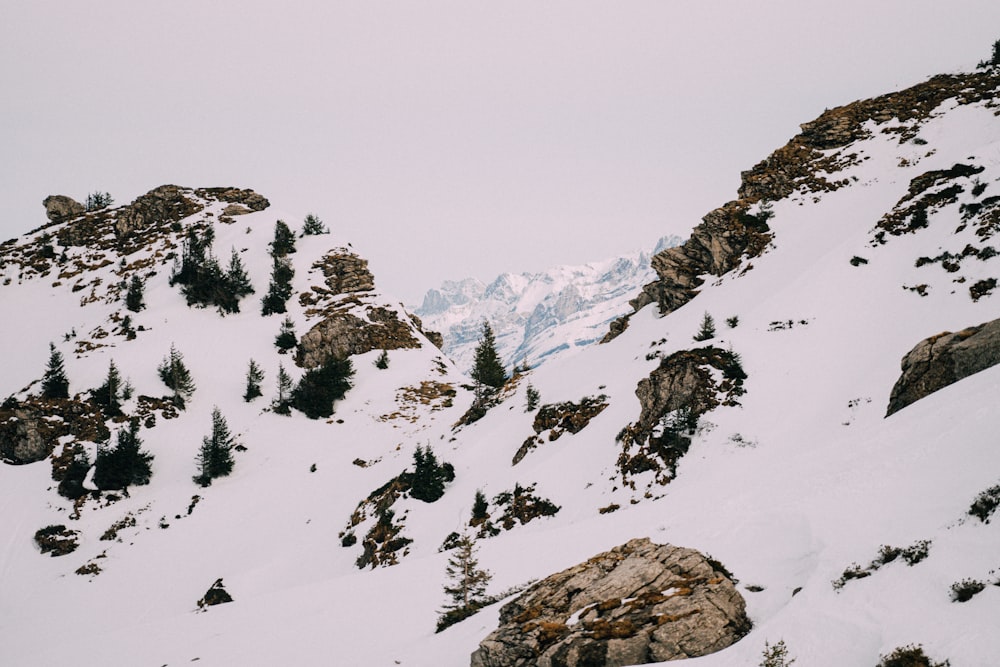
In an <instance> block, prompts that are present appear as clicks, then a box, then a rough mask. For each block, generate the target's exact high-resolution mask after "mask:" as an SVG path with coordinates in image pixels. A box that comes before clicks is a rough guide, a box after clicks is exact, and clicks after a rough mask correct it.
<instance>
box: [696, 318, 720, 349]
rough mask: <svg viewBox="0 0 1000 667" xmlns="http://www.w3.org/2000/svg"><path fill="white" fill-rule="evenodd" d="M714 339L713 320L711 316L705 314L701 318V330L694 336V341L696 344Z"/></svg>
mask: <svg viewBox="0 0 1000 667" xmlns="http://www.w3.org/2000/svg"><path fill="white" fill-rule="evenodd" d="M711 338H715V320H714V319H713V318H712V316H711V315H709V314H708V313H705V315H704V316H703V317H702V318H701V328H700V329H699V330H698V333H696V334H695V335H694V339H695V340H696V341H698V342H701V341H705V340H709V339H711Z"/></svg>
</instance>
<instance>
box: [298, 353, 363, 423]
mask: <svg viewBox="0 0 1000 667" xmlns="http://www.w3.org/2000/svg"><path fill="white" fill-rule="evenodd" d="M353 376H354V367H353V366H352V365H351V360H350V359H337V358H333V359H330V360H329V361H327V362H326V363H324V364H323V365H322V366H318V367H316V368H310V369H309V370H307V371H306V372H305V375H303V376H302V379H301V380H299V383H298V384H297V385H296V386H295V389H294V390H293V391H292V397H291V399H292V400H291V403H292V407H294V408H295V409H296V410H300V411H302V412H303V413H304V414H305V415H306V417H309V418H310V419H318V418H320V417H329V416H330V415H332V414H333V402H334V401H338V400H340V399H341V398H343V397H344V395H345V394H346V393H347V390H348V389H350V388H351V378H352V377H353Z"/></svg>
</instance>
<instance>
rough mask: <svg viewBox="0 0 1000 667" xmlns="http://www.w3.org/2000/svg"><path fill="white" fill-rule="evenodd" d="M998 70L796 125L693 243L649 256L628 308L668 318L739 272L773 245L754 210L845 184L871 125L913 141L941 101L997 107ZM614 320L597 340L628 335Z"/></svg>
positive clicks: (936, 80) (947, 78) (950, 78)
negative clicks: (647, 273)
mask: <svg viewBox="0 0 1000 667" xmlns="http://www.w3.org/2000/svg"><path fill="white" fill-rule="evenodd" d="M998 86H1000V70H997V69H996V68H992V69H989V70H986V71H979V72H975V73H970V74H957V75H940V76H936V77H933V78H931V79H929V80H928V81H925V82H923V83H921V84H918V85H916V86H913V87H912V88H908V89H906V90H903V91H900V92H896V93H891V94H889V95H883V96H881V97H876V98H873V99H869V100H861V101H857V102H853V103H851V104H848V105H846V106H842V107H837V108H835V109H831V110H829V111H826V112H824V113H823V114H822V115H821V116H820V117H819V118H817V119H816V120H814V121H812V122H810V123H805V124H803V125H802V126H801V130H802V131H801V132H800V133H799V134H798V135H796V136H795V137H793V138H792V139H791V140H790V141H789V142H788V143H787V144H786V145H785V146H782V147H781V148H779V149H778V150H776V151H774V152H773V153H772V154H771V155H769V156H768V157H767V158H766V159H764V160H762V161H761V162H759V163H758V164H756V165H754V167H753V168H752V169H749V170H748V171H745V172H743V173H742V174H741V185H740V188H739V190H738V193H737V195H738V199H737V200H735V201H731V202H729V203H727V204H726V205H724V206H722V207H721V208H718V209H716V210H714V211H712V212H711V213H709V214H708V215H706V216H705V217H704V218H703V219H702V222H701V224H699V225H698V226H697V227H695V228H694V231H693V232H692V235H691V238H690V239H688V241H687V242H685V243H684V244H683V245H681V246H679V247H677V248H671V249H668V250H665V251H663V252H660V253H658V254H656V255H654V257H653V260H652V266H653V269H654V270H655V271H656V273H657V276H658V278H657V280H656V281H654V282H652V283H649V284H648V285H646V286H645V287H643V290H642V292H641V293H640V294H639V295H638V296H637V297H636V298H635V299H633V300H632V301H631V302H630V304H631V306H632V308H633V311H638V310H639V309H641V308H643V307H645V306H646V305H648V304H650V303H654V302H655V303H657V304H658V305H659V309H660V313H661V314H663V315H665V314H667V313H669V312H672V311H674V310H676V309H677V308H679V307H680V306H682V305H684V304H685V303H687V302H688V301H690V300H691V299H692V298H694V296H695V295H696V294H697V293H698V288H699V287H700V285H701V284H702V283H703V282H704V281H703V279H702V278H701V277H700V276H703V275H706V274H707V275H714V276H719V275H722V274H724V273H726V272H728V271H731V270H732V269H734V268H736V267H738V266H739V265H740V264H741V262H742V260H743V258H745V257H747V258H753V257H756V256H758V255H760V254H761V253H762V252H763V251H764V250H765V249H766V247H767V246H768V244H769V243H770V241H771V234H770V232H769V230H768V227H767V224H766V219H765V220H761V219H760V216H759V215H754V214H753V210H754V206H755V205H756V204H759V203H761V202H771V201H777V200H779V199H783V198H785V197H788V196H789V195H791V194H793V193H795V192H799V193H802V194H813V195H815V194H818V193H823V192H830V191H832V190H836V189H838V188H840V187H843V186H845V185H847V184H848V181H847V180H846V179H836V174H837V173H838V172H840V171H842V170H843V169H844V168H845V167H847V166H850V165H853V164H857V161H858V159H859V158H858V156H857V155H856V154H855V153H853V152H851V151H850V145H851V144H852V143H853V142H855V141H857V140H859V139H865V138H867V137H870V136H871V134H872V131H873V126H874V127H879V126H880V127H881V132H883V133H885V134H892V135H898V136H899V141H900V142H904V141H908V140H910V139H912V138H914V137H915V136H916V135H917V133H918V132H919V130H920V127H921V125H922V123H923V122H924V121H925V120H926V119H928V118H929V117H930V113H931V112H932V111H933V110H934V109H935V108H937V107H938V106H939V105H940V104H941V103H942V102H944V101H945V100H948V99H955V101H956V102H957V103H958V104H972V103H975V102H981V101H983V100H986V101H987V105H988V106H992V107H996V106H1000V105H998V104H997V103H996V101H995V99H996V91H997V88H998ZM630 316H631V314H629V315H625V316H623V317H622V318H619V319H618V320H615V321H614V322H613V323H612V324H611V327H610V331H609V332H608V333H607V335H605V337H604V339H603V340H602V342H607V341H609V340H612V339H613V338H614V337H615V336H617V335H619V334H620V333H621V332H622V331H624V330H625V328H626V326H627V324H628V322H627V320H628V318H629V317H630Z"/></svg>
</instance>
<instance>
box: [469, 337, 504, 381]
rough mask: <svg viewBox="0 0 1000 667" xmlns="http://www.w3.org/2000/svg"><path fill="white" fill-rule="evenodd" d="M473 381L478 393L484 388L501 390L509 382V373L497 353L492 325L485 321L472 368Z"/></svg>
mask: <svg viewBox="0 0 1000 667" xmlns="http://www.w3.org/2000/svg"><path fill="white" fill-rule="evenodd" d="M472 379H473V380H475V381H476V388H477V391H479V390H481V389H482V388H484V387H491V388H500V387H502V386H503V383H504V382H506V381H507V372H506V371H505V370H504V368H503V364H502V363H501V362H500V355H499V353H497V345H496V338H495V337H494V336H493V328H492V327H491V326H490V323H489V322H487V321H486V320H483V333H482V337H481V338H480V339H479V345H478V346H477V347H476V358H475V362H474V364H473V366H472Z"/></svg>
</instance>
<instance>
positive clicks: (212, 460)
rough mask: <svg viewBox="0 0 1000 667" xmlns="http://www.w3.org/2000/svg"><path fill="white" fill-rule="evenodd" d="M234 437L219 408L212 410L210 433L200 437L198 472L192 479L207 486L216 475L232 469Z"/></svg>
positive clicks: (223, 474)
mask: <svg viewBox="0 0 1000 667" xmlns="http://www.w3.org/2000/svg"><path fill="white" fill-rule="evenodd" d="M235 444H236V439H235V438H234V437H233V434H232V433H231V432H230V430H229V425H228V424H226V418H225V417H223V416H222V413H221V412H220V411H219V408H215V409H213V410H212V434H211V435H209V436H206V437H205V438H203V439H202V444H201V449H200V450H199V451H198V459H197V463H198V474H197V475H196V476H195V477H194V481H195V482H197V483H198V484H200V485H202V486H208V485H210V484H211V483H212V480H213V479H215V478H216V477H225V476H226V475H228V474H229V473H231V472H232V471H233V445H235Z"/></svg>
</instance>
